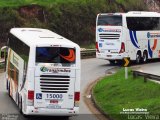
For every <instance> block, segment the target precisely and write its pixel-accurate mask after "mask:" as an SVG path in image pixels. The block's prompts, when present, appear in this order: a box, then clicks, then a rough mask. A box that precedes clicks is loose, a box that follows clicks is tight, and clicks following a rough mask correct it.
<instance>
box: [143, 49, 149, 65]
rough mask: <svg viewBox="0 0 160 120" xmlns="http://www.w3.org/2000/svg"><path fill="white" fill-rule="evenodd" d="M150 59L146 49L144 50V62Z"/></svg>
mask: <svg viewBox="0 0 160 120" xmlns="http://www.w3.org/2000/svg"><path fill="white" fill-rule="evenodd" d="M147 60H148V54H147V52H146V51H144V52H143V62H144V63H146V62H147Z"/></svg>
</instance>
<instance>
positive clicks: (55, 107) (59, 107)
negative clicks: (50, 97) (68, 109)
mask: <svg viewBox="0 0 160 120" xmlns="http://www.w3.org/2000/svg"><path fill="white" fill-rule="evenodd" d="M47 108H48V109H61V106H59V105H49V106H47Z"/></svg>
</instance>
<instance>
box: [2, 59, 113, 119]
mask: <svg viewBox="0 0 160 120" xmlns="http://www.w3.org/2000/svg"><path fill="white" fill-rule="evenodd" d="M81 63H82V65H81V66H82V72H81V103H80V115H78V116H75V117H70V120H97V118H96V117H95V115H94V114H93V113H91V112H90V110H89V109H88V108H87V106H86V105H85V103H84V101H83V98H84V97H85V96H84V94H83V92H84V90H85V88H86V87H87V85H88V84H89V83H91V82H93V81H94V80H96V79H97V78H99V77H101V76H104V75H105V73H106V71H107V70H108V69H110V68H113V67H114V66H110V65H109V62H108V61H106V60H99V59H96V58H94V59H84V60H82V61H81ZM0 80H1V84H0V117H1V118H2V115H3V117H4V118H3V119H4V120H5V117H7V116H8V115H6V114H9V115H14V117H15V118H16V117H18V118H19V120H35V119H36V120H44V119H45V120H53V119H56V118H54V117H38V118H37V117H36V118H35V117H33V118H24V117H23V116H21V115H20V114H19V111H18V108H17V106H16V104H15V103H14V102H13V100H12V99H11V98H9V96H8V94H7V91H6V83H5V79H4V73H0ZM11 117H12V116H11ZM3 119H2V120H3ZM58 119H64V118H58ZM13 120H17V119H13Z"/></svg>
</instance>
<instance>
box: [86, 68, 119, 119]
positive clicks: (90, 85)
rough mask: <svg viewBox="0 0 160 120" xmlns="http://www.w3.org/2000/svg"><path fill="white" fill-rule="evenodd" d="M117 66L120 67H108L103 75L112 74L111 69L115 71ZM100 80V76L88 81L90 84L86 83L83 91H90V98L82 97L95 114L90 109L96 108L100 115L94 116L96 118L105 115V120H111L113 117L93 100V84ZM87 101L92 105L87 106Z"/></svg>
mask: <svg viewBox="0 0 160 120" xmlns="http://www.w3.org/2000/svg"><path fill="white" fill-rule="evenodd" d="M119 68H120V67H114V68H111V69H108V70H107V73H106V74H107V75H105V76H110V75H112V74H114V73H112V74H111V71H115V72H116V71H117V70H118V69H119ZM100 80H101V78H98V79H97V80H95V81H93V82H92V83H90V84H89V85H88V87H87V88H86V89H85V91H84V92H85V93H90V94H91V99H90V100H87V99H84V102H85V104H86V105H87V106H88V108H89V109H90V110H91V111H92V113H93V114H95V113H94V112H93V111H94V110H92V108H94V109H96V111H98V112H99V113H100V114H101V115H102V116H101V117H99V116H96V117H97V118H98V119H100V120H101V118H102V119H103V118H104V117H105V120H106V119H107V120H113V118H111V117H110V116H109V114H107V113H106V112H104V111H103V110H102V109H101V108H100V107H99V106H98V105H97V103H96V100H95V97H94V95H93V88H94V87H95V85H96V84H97V82H98V81H100ZM88 102H91V104H90V105H92V106H89V105H88Z"/></svg>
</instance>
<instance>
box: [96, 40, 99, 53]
mask: <svg viewBox="0 0 160 120" xmlns="http://www.w3.org/2000/svg"><path fill="white" fill-rule="evenodd" d="M96 51H97V52H99V48H98V42H96Z"/></svg>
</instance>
